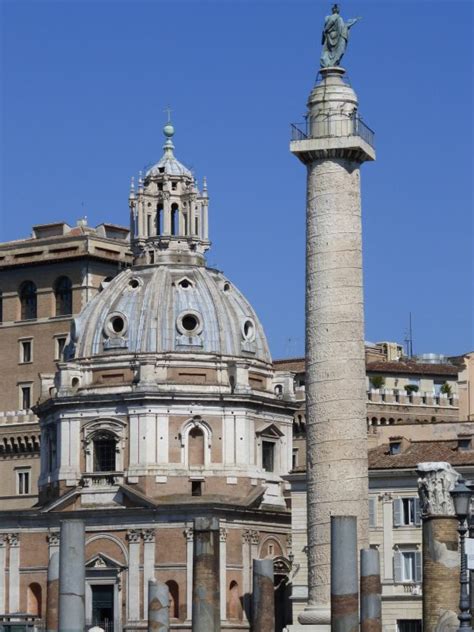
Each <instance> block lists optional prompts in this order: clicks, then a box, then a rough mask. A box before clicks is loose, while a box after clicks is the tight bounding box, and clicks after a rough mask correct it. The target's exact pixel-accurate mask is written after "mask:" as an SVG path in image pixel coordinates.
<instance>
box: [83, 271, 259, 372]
mask: <svg viewBox="0 0 474 632" xmlns="http://www.w3.org/2000/svg"><path fill="white" fill-rule="evenodd" d="M72 339H73V343H74V345H75V354H74V355H75V357H76V358H80V357H91V356H95V355H103V354H112V355H116V354H117V353H167V352H192V353H199V352H202V353H211V354H218V355H222V356H241V357H242V356H243V357H247V358H256V359H258V360H262V361H264V362H271V357H270V352H269V349H268V344H267V340H266V337H265V333H264V331H263V328H262V326H261V324H260V322H259V320H258V318H257V316H256V314H255V312H254V310H253V309H252V307H251V306H250V304H249V303H248V301H247V300H246V299H245V298H244V296H243V295H242V294H241V293H240V292H239V290H237V289H236V288H235V286H233V285H232V284H231V283H230V282H229V281H228V280H227V279H226V278H225V277H224V276H223V274H222V273H221V272H218V271H217V270H214V269H209V268H205V267H200V266H179V265H173V266H170V265H163V266H150V267H146V268H135V269H129V270H126V271H124V272H122V273H121V274H119V275H118V276H117V277H115V278H114V279H113V280H112V281H111V282H110V283H109V284H108V285H107V287H106V288H105V289H104V290H103V291H102V292H101V293H100V294H99V295H97V296H96V297H95V298H94V299H93V300H92V301H91V302H90V303H89V304H88V305H87V306H86V308H85V309H84V310H83V311H82V312H81V314H80V315H79V316H78V317H77V318H76V320H75V326H74V328H73V333H72Z"/></svg>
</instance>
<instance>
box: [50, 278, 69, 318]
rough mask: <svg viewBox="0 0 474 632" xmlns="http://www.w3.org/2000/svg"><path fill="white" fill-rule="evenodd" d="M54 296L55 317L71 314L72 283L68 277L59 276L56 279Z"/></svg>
mask: <svg viewBox="0 0 474 632" xmlns="http://www.w3.org/2000/svg"><path fill="white" fill-rule="evenodd" d="M54 296H55V297H56V316H69V315H70V314H72V283H71V279H70V278H69V277H67V276H60V277H59V279H56V283H55V284H54Z"/></svg>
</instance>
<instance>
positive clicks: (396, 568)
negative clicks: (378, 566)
mask: <svg viewBox="0 0 474 632" xmlns="http://www.w3.org/2000/svg"><path fill="white" fill-rule="evenodd" d="M402 561H403V560H402V554H401V553H400V551H394V553H393V579H394V581H395V583H400V582H401V581H403V578H402Z"/></svg>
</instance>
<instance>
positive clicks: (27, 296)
mask: <svg viewBox="0 0 474 632" xmlns="http://www.w3.org/2000/svg"><path fill="white" fill-rule="evenodd" d="M19 295H20V305H21V320H32V319H33V318H36V314H37V307H36V305H37V303H36V285H35V284H34V283H33V281H25V282H24V283H22V284H21V286H20V291H19Z"/></svg>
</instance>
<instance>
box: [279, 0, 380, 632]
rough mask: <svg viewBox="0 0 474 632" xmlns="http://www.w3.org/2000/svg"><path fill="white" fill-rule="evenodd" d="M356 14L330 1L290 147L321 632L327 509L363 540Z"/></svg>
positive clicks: (326, 590) (311, 575) (313, 599)
mask: <svg viewBox="0 0 474 632" xmlns="http://www.w3.org/2000/svg"><path fill="white" fill-rule="evenodd" d="M357 20H358V19H357V18H356V19H355V20H348V21H347V22H344V20H343V19H342V17H341V16H340V15H339V8H338V6H337V5H334V7H333V9H332V15H330V16H328V17H327V18H326V21H325V24H324V30H323V51H322V56H321V69H320V80H319V81H317V83H316V85H315V87H314V89H313V90H312V92H311V94H310V96H309V100H308V113H307V117H306V126H305V129H299V128H298V127H297V126H293V137H292V142H291V145H290V149H291V152H292V153H293V154H295V156H297V157H298V158H299V159H300V160H301V162H303V163H304V164H305V165H306V167H307V170H308V179H307V217H306V427H307V485H308V507H307V509H308V605H307V607H306V609H305V610H304V612H303V613H301V614H300V616H299V622H300V624H313V625H316V626H317V627H318V629H319V630H323V629H324V630H329V625H330V516H331V515H348V516H349V515H350V516H356V517H357V526H358V545H359V547H367V546H368V472H367V424H366V388H365V359H364V299H363V283H362V227H361V200H360V165H361V164H362V163H363V162H365V161H366V160H374V159H375V151H374V145H373V132H372V131H371V130H370V129H369V128H368V127H367V126H366V125H365V124H364V123H363V122H362V121H361V119H360V117H359V114H358V101H357V96H356V94H355V92H354V90H353V89H352V88H351V87H350V85H348V83H346V82H345V81H344V74H345V70H344V69H343V68H341V67H340V65H339V64H340V61H341V58H342V56H343V54H344V52H345V49H346V46H347V41H348V36H349V29H350V28H351V27H352V26H353V25H354V24H355V23H356V22H357Z"/></svg>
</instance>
